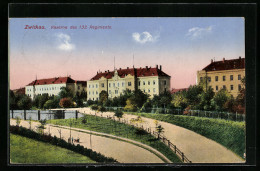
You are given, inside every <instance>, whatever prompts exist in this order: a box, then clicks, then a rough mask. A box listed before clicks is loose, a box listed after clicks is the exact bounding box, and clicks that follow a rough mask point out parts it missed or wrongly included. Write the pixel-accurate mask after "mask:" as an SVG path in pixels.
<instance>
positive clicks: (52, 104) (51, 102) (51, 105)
mask: <svg viewBox="0 0 260 171" xmlns="http://www.w3.org/2000/svg"><path fill="white" fill-rule="evenodd" d="M55 107H56V103H55V101H54V100H47V101H46V102H45V104H44V105H43V108H44V109H51V108H55Z"/></svg>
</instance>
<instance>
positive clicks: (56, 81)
mask: <svg viewBox="0 0 260 171" xmlns="http://www.w3.org/2000/svg"><path fill="white" fill-rule="evenodd" d="M76 82H77V81H75V80H73V79H71V78H70V77H55V78H47V79H40V80H34V81H32V82H31V83H30V84H28V85H27V86H32V85H45V84H64V83H76Z"/></svg>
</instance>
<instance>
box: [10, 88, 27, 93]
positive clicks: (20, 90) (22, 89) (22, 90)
mask: <svg viewBox="0 0 260 171" xmlns="http://www.w3.org/2000/svg"><path fill="white" fill-rule="evenodd" d="M13 92H14V93H16V94H25V87H22V88H19V89H15V90H13Z"/></svg>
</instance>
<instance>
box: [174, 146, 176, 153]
mask: <svg viewBox="0 0 260 171" xmlns="http://www.w3.org/2000/svg"><path fill="white" fill-rule="evenodd" d="M174 152H175V153H176V145H174Z"/></svg>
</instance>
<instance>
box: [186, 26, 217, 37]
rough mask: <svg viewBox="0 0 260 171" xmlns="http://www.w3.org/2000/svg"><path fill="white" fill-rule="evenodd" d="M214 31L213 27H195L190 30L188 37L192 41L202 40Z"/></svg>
mask: <svg viewBox="0 0 260 171" xmlns="http://www.w3.org/2000/svg"><path fill="white" fill-rule="evenodd" d="M211 31H212V26H209V27H205V28H202V27H193V28H190V29H189V30H188V33H187V34H186V36H188V37H190V38H191V39H197V38H202V37H203V36H205V35H206V34H208V33H211Z"/></svg>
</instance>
